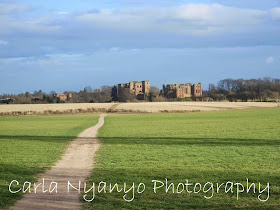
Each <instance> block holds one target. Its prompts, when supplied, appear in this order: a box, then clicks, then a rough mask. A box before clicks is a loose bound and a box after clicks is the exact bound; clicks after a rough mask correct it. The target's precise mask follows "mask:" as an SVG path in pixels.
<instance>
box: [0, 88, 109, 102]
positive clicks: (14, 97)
mask: <svg viewBox="0 0 280 210" xmlns="http://www.w3.org/2000/svg"><path fill="white" fill-rule="evenodd" d="M111 90H112V87H111V86H103V87H102V88H101V89H96V90H93V89H92V88H91V87H90V86H87V87H85V88H84V90H81V91H79V92H75V91H66V92H64V93H63V94H65V95H66V94H69V93H71V94H72V97H71V98H70V99H69V100H61V99H60V98H59V97H56V96H55V95H56V92H55V91H51V92H50V93H45V92H43V91H42V90H39V91H34V92H33V93H29V92H26V93H21V94H11V95H9V94H4V95H0V100H1V101H0V102H2V103H14V104H48V103H105V102H111V101H112V97H111Z"/></svg>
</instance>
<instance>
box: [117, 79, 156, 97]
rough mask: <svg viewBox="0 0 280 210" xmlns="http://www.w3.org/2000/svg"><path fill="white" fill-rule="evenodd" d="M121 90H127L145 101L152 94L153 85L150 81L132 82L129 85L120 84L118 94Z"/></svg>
mask: <svg viewBox="0 0 280 210" xmlns="http://www.w3.org/2000/svg"><path fill="white" fill-rule="evenodd" d="M121 88H127V89H129V90H130V92H131V93H132V94H133V95H135V96H136V97H137V98H138V99H144V98H145V97H146V96H148V95H149V93H150V88H151V84H150V81H149V80H145V81H141V82H138V81H131V82H129V83H120V84H118V86H117V93H118V91H119V90H120V89H121Z"/></svg>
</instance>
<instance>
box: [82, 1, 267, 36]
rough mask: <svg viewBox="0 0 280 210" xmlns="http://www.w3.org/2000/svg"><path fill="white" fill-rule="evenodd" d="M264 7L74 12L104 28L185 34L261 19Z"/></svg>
mask: <svg viewBox="0 0 280 210" xmlns="http://www.w3.org/2000/svg"><path fill="white" fill-rule="evenodd" d="M266 14H267V12H266V11H261V10H250V9H239V8H234V7H226V6H223V5H221V4H186V5H182V6H177V7H161V8H136V9H118V10H117V9H104V10H100V11H99V12H98V13H86V14H82V15H79V16H77V20H79V21H81V22H85V23H88V24H92V26H98V27H101V28H107V29H116V30H133V31H157V32H158V31H159V32H167V33H173V34H186V35H189V34H191V35H212V34H223V33H226V32H237V31H238V30H239V31H241V29H244V28H247V27H249V26H252V25H256V24H259V23H261V22H262V21H263V19H264V16H265V15H266Z"/></svg>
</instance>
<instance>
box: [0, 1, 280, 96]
mask: <svg viewBox="0 0 280 210" xmlns="http://www.w3.org/2000/svg"><path fill="white" fill-rule="evenodd" d="M279 37H280V0H267V1H263V0H227V1H218V0H217V1H210V0H204V1H189V0H178V1H174V0H119V1H112V0H103V1H99V0H75V1H74V0H73V1H72V0H59V1H54V0H48V1H38V0H2V1H1V0H0V94H3V93H20V92H25V91H29V92H33V91H34V90H39V89H42V90H43V91H45V92H49V91H51V90H55V91H57V92H63V91H65V90H74V91H78V90H81V89H83V88H84V87H85V86H88V85H90V86H91V87H93V88H99V87H100V86H102V85H114V84H117V83H120V82H128V81H131V80H151V84H152V85H154V86H157V87H161V85H162V84H166V83H189V82H190V83H198V82H202V83H203V87H204V89H207V86H208V84H209V83H216V82H218V81H219V80H221V79H225V78H234V79H237V78H245V79H249V78H262V77H266V76H269V77H275V78H279V77H280V69H279V66H280V38H279Z"/></svg>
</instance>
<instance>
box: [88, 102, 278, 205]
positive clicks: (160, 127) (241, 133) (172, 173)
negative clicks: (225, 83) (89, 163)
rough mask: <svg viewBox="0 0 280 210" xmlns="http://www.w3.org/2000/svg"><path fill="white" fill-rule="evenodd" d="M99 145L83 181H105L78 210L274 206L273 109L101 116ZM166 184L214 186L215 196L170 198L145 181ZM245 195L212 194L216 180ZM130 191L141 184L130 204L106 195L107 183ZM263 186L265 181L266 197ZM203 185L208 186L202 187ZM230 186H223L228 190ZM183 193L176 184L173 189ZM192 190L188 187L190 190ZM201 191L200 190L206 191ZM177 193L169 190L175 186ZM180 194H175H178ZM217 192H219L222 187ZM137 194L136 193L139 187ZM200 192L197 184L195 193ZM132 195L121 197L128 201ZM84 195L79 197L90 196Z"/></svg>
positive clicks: (275, 118) (114, 194) (275, 144)
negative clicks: (240, 186) (89, 173)
mask: <svg viewBox="0 0 280 210" xmlns="http://www.w3.org/2000/svg"><path fill="white" fill-rule="evenodd" d="M99 138H100V140H101V141H102V143H103V146H102V147H101V149H100V150H99V152H98V157H97V162H96V164H95V165H96V166H95V168H94V170H93V174H92V177H90V178H89V179H88V183H91V182H95V183H96V184H97V185H98V184H99V182H100V181H104V182H106V183H107V188H106V190H107V193H104V191H102V192H100V193H98V192H96V194H95V199H94V200H93V201H92V202H89V203H88V202H84V207H85V208H94V209H116V208H119V209H121V208H125V209H187V208H224V209H227V208H235V207H236V208H243V207H244V208H245V207H248V208H253V209H254V208H260V207H263V208H269V209H278V208H280V109H279V108H269V109H246V110H230V111H220V112H201V113H186V114H156V115H134V116H133V115H129V116H120V115H119V116H108V117H106V119H105V125H104V126H103V127H102V128H101V130H100V132H99ZM165 178H167V179H168V183H169V184H170V183H174V184H175V187H176V186H177V184H178V183H185V182H186V179H188V181H189V183H197V182H199V183H201V184H202V187H203V186H204V184H205V183H207V182H212V183H214V184H213V185H214V189H215V191H214V193H213V197H212V198H211V199H206V198H204V196H207V197H211V195H212V190H210V191H209V192H208V193H204V192H202V191H200V192H199V193H196V194H194V193H188V192H186V191H184V192H182V193H180V194H179V193H176V191H175V193H172V191H171V190H169V192H168V193H166V192H165V188H160V189H158V190H157V193H154V191H153V182H152V180H160V181H162V182H165ZM246 178H248V179H249V183H250V184H251V183H256V193H253V192H252V190H251V191H250V192H249V193H247V191H246V190H247V189H246V188H245V192H244V193H240V194H239V199H238V200H237V195H236V187H237V186H236V185H234V187H233V193H231V192H228V193H225V188H223V187H222V188H221V190H220V192H219V193H217V192H216V188H217V187H216V183H219V184H221V183H226V182H228V181H231V182H233V183H237V182H238V183H242V184H243V185H244V186H245V187H246ZM124 182H126V183H127V185H128V186H129V187H131V186H132V183H133V182H134V183H135V184H136V187H137V186H138V184H139V183H140V182H142V183H144V184H145V186H146V188H145V191H144V192H143V193H142V194H138V193H137V192H136V191H135V198H134V200H133V201H131V202H126V201H125V200H124V199H123V196H124V195H125V193H124V192H123V191H121V192H116V190H114V191H113V192H112V193H109V192H108V190H109V187H108V185H109V183H111V184H115V183H118V184H119V185H120V186H121V187H122V188H123V187H124ZM259 182H260V183H261V190H263V189H265V187H266V186H267V183H269V184H270V188H269V191H270V192H269V195H270V197H269V199H268V201H266V202H261V201H259V200H258V195H259V194H262V195H261V197H260V198H261V199H263V200H265V199H266V198H267V196H268V192H267V190H265V191H264V192H263V193H259V185H258V183H259ZM102 186H103V185H102ZM207 186H208V188H209V186H210V185H207ZM229 186H230V185H229ZM180 187H181V188H180V189H182V185H180ZM189 188H190V189H189V190H191V191H193V186H192V187H191V186H190V187H189ZM208 188H205V190H206V189H208ZM175 189H176V188H175ZM180 189H179V191H180ZM222 189H223V190H222ZM135 190H137V188H136V189H135ZM141 190H142V188H141ZM198 190H199V185H197V188H196V191H198ZM132 196H133V193H132V190H131V191H130V192H128V193H127V195H126V197H125V198H126V199H130V198H132ZM91 197H92V195H91V196H90V193H89V194H88V196H87V197H86V198H87V199H90V198H91Z"/></svg>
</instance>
